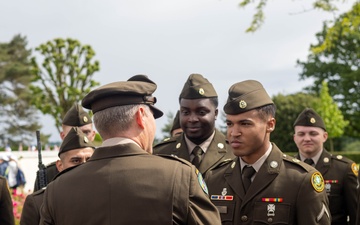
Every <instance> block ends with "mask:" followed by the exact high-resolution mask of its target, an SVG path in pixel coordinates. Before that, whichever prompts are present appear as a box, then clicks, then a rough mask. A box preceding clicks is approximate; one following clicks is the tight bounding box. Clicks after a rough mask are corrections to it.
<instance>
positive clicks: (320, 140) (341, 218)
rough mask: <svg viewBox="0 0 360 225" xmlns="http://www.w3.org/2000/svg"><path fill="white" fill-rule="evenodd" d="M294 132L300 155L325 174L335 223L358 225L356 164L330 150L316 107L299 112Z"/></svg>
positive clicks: (301, 158) (332, 222)
mask: <svg viewBox="0 0 360 225" xmlns="http://www.w3.org/2000/svg"><path fill="white" fill-rule="evenodd" d="M294 131H295V133H294V142H295V144H296V146H297V147H298V149H299V153H298V154H297V155H296V158H298V159H300V160H301V161H304V162H306V163H308V164H309V165H311V166H313V167H315V168H316V169H317V170H319V172H320V173H321V174H322V175H323V177H324V180H325V190H326V193H327V195H328V197H329V207H330V213H331V217H332V221H331V224H332V225H336V224H344V225H345V224H349V225H355V224H356V223H355V222H356V209H357V191H358V190H357V188H358V181H357V176H358V167H357V165H356V163H355V162H353V161H352V160H350V159H348V158H345V157H343V156H341V155H337V156H336V155H332V154H331V153H330V152H328V151H326V149H325V148H324V143H325V141H326V140H327V138H328V133H327V132H326V128H325V123H324V121H323V120H322V118H321V117H320V116H319V115H318V114H317V113H316V112H315V111H314V110H313V109H311V108H306V109H304V110H303V111H302V112H301V113H300V114H299V116H298V118H297V119H296V121H295V122H294ZM348 218H349V221H348Z"/></svg>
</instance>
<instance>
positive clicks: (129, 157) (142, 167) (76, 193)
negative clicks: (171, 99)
mask: <svg viewBox="0 0 360 225" xmlns="http://www.w3.org/2000/svg"><path fill="white" fill-rule="evenodd" d="M156 87H157V86H156V84H155V83H154V82H153V81H151V80H150V79H149V78H148V77H147V76H144V75H136V76H133V77H131V78H130V79H129V80H128V81H119V82H114V83H110V84H107V85H104V86H101V87H99V88H97V89H95V90H93V91H91V92H90V93H89V94H88V95H86V96H85V98H84V99H83V101H82V104H83V106H84V107H85V108H87V109H91V110H92V112H93V113H94V124H95V127H96V129H97V131H98V132H99V134H100V135H101V137H102V138H103V143H102V146H100V147H98V148H97V149H96V151H95V152H94V154H93V156H92V157H91V159H90V160H89V161H88V162H87V163H85V164H84V165H82V166H79V167H77V168H76V169H75V170H69V171H67V172H66V173H63V174H62V175H61V176H59V177H58V178H57V179H55V180H54V181H53V182H51V183H50V184H49V185H48V186H47V188H46V192H45V200H44V204H43V205H42V207H41V221H40V224H66V225H74V224H76V225H78V224H87V225H93V224H94V225H95V224H96V225H98V224H118V225H121V224H124V225H125V224H126V225H128V224H136V225H144V224H146V225H158V224H189V225H191V224H194V225H195V224H212V225H219V224H221V222H220V217H219V213H218V211H217V210H216V208H215V206H214V205H213V204H212V203H211V202H210V200H209V198H208V196H207V188H206V185H205V183H204V182H203V179H202V177H201V174H200V173H199V172H198V171H197V170H196V168H195V167H194V166H192V165H191V164H190V163H188V162H187V161H185V160H181V159H178V158H176V157H172V156H163V157H159V156H155V155H152V144H153V141H154V137H155V130H156V125H155V119H156V118H159V117H161V116H162V115H163V113H162V112H161V111H160V110H159V109H157V108H155V106H154V104H155V102H156V98H155V97H154V96H152V93H153V92H154V91H155V90H156ZM77 181H81V182H77ZM56 190H61V192H60V193H59V192H56Z"/></svg>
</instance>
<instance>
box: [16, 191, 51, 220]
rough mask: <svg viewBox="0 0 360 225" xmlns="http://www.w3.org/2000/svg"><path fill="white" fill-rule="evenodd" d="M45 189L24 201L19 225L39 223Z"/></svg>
mask: <svg viewBox="0 0 360 225" xmlns="http://www.w3.org/2000/svg"><path fill="white" fill-rule="evenodd" d="M44 192H45V188H43V189H41V190H38V191H36V192H34V193H32V194H30V195H28V196H27V197H26V199H25V202H24V206H23V209H22V213H21V219H20V225H38V224H39V222H40V207H41V204H42V203H43V199H44Z"/></svg>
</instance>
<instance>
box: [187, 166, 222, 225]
mask: <svg viewBox="0 0 360 225" xmlns="http://www.w3.org/2000/svg"><path fill="white" fill-rule="evenodd" d="M188 207H189V208H188V218H187V224H189V225H197V224H204V225H205V224H212V225H221V220H220V214H219V211H218V210H217V208H216V207H215V205H214V204H213V203H212V202H211V201H210V199H209V196H208V190H207V186H206V184H205V181H204V179H203V177H202V175H201V173H200V172H199V171H198V170H197V169H196V168H195V167H194V166H191V172H190V185H189V205H188Z"/></svg>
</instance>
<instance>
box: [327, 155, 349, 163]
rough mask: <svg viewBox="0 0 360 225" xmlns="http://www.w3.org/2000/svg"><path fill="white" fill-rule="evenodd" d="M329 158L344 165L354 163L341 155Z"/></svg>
mask: <svg viewBox="0 0 360 225" xmlns="http://www.w3.org/2000/svg"><path fill="white" fill-rule="evenodd" d="M331 158H333V159H336V160H337V161H341V162H344V163H350V164H351V163H353V162H354V161H352V160H351V159H349V158H347V157H345V156H342V155H331Z"/></svg>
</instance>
